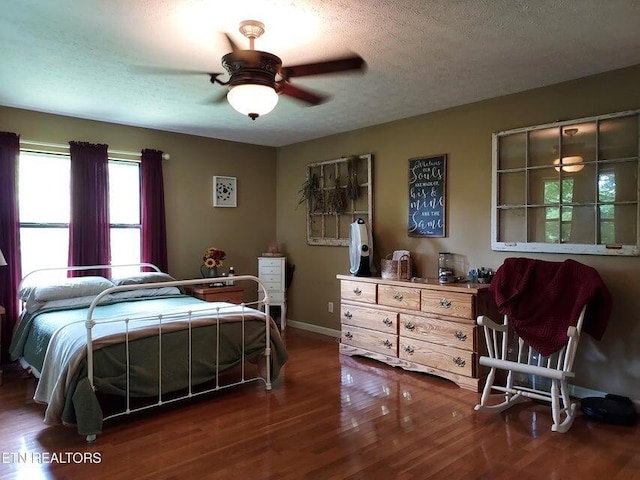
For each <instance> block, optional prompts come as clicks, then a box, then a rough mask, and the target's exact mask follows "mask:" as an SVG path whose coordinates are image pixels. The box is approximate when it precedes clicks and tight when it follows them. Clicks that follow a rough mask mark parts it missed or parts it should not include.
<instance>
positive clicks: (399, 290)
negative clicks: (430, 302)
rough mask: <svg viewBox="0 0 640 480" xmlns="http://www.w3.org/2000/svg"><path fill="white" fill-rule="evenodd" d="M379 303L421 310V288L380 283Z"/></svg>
mask: <svg viewBox="0 0 640 480" xmlns="http://www.w3.org/2000/svg"><path fill="white" fill-rule="evenodd" d="M378 303H379V304H380V305H388V306H391V307H398V308H406V309H408V310H420V289H418V288H408V287H396V286H395V285H378Z"/></svg>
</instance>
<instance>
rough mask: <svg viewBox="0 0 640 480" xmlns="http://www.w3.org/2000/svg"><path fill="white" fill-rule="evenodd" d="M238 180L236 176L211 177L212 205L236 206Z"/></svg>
mask: <svg viewBox="0 0 640 480" xmlns="http://www.w3.org/2000/svg"><path fill="white" fill-rule="evenodd" d="M237 194H238V182H237V180H236V177H221V176H217V175H216V176H214V177H213V206H214V207H235V206H237V198H238V197H237Z"/></svg>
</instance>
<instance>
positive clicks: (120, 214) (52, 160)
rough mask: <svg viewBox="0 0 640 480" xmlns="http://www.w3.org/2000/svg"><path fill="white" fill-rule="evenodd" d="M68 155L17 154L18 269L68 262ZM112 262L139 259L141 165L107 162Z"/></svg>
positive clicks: (46, 266)
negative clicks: (18, 155)
mask: <svg viewBox="0 0 640 480" xmlns="http://www.w3.org/2000/svg"><path fill="white" fill-rule="evenodd" d="M70 163H71V160H70V158H69V156H68V155H63V154H46V153H32V152H26V151H22V152H20V159H19V164H18V205H19V215H20V249H21V257H22V272H23V274H26V273H28V272H30V271H32V270H35V269H38V268H49V267H60V266H63V265H67V259H68V253H69V252H68V249H69V215H70V195H69V181H70ZM109 215H110V221H111V263H113V264H129V263H139V262H140V249H141V231H142V230H141V224H140V223H141V222H140V167H139V164H138V163H137V162H127V161H120V160H110V161H109Z"/></svg>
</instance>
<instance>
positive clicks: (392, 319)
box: [340, 304, 398, 335]
mask: <svg viewBox="0 0 640 480" xmlns="http://www.w3.org/2000/svg"><path fill="white" fill-rule="evenodd" d="M340 320H341V321H342V323H345V324H348V325H355V326H357V327H363V328H368V329H370V330H378V331H380V332H385V333H392V334H394V335H395V334H397V333H398V314H397V313H393V312H385V311H382V310H376V309H374V308H366V307H357V306H354V305H344V304H343V305H341V306H340Z"/></svg>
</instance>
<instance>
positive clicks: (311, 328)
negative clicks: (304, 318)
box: [287, 319, 340, 338]
mask: <svg viewBox="0 0 640 480" xmlns="http://www.w3.org/2000/svg"><path fill="white" fill-rule="evenodd" d="M287 325H288V326H291V327H293V328H299V329H300V330H307V331H308V332H315V333H320V334H322V335H327V336H329V337H335V338H340V330H334V329H332V328H327V327H319V326H318V325H313V324H311V323H304V322H296V321H295V320H289V319H287Z"/></svg>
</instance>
